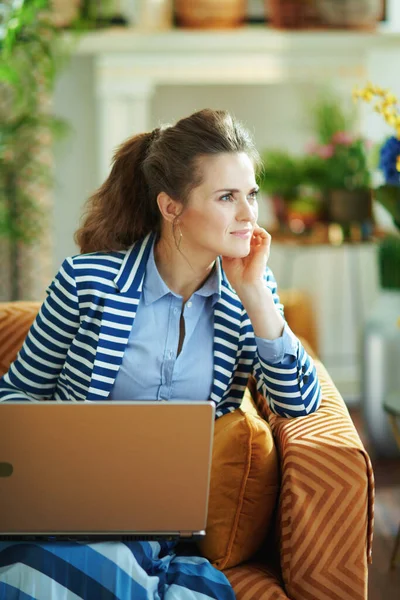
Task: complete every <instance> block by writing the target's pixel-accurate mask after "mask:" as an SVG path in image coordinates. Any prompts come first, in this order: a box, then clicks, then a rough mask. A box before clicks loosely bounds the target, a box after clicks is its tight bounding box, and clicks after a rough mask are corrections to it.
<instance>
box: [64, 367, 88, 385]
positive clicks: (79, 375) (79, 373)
mask: <svg viewBox="0 0 400 600" xmlns="http://www.w3.org/2000/svg"><path fill="white" fill-rule="evenodd" d="M65 366H66V367H68V370H69V371H70V372H71V373H73V374H74V375H77V376H78V377H79V378H80V379H84V380H85V381H87V382H90V379H91V377H90V376H89V375H86V373H84V372H83V371H80V370H79V369H75V367H73V366H72V365H71V363H70V362H68V363H66V365H65ZM73 381H74V383H77V384H78V385H80V386H81V384H80V383H79V382H77V381H75V379H74V380H73Z"/></svg>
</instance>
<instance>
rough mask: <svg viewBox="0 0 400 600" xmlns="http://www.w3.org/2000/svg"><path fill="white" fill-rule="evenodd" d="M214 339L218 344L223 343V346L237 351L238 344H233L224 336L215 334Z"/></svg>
mask: <svg viewBox="0 0 400 600" xmlns="http://www.w3.org/2000/svg"><path fill="white" fill-rule="evenodd" d="M214 339H215V342H216V343H217V344H221V346H225V348H229V349H230V350H233V351H234V352H236V351H237V344H231V342H228V341H227V340H224V338H222V337H219V336H218V335H217V334H215V338H214ZM226 356H229V355H228V354H227V355H226Z"/></svg>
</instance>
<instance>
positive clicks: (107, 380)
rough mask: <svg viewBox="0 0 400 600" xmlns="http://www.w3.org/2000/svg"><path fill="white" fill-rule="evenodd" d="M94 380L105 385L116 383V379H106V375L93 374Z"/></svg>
mask: <svg viewBox="0 0 400 600" xmlns="http://www.w3.org/2000/svg"><path fill="white" fill-rule="evenodd" d="M92 379H93V380H95V381H101V382H103V383H114V381H115V377H105V376H104V375H96V374H95V373H94V374H93V376H92Z"/></svg>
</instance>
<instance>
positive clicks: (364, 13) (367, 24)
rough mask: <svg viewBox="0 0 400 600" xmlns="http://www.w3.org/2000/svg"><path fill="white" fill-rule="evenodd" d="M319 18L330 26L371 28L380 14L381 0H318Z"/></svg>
mask: <svg viewBox="0 0 400 600" xmlns="http://www.w3.org/2000/svg"><path fill="white" fill-rule="evenodd" d="M316 6H317V9H318V12H319V14H320V17H321V20H322V22H323V23H324V24H325V25H330V26H331V27H341V28H342V27H349V28H352V29H365V28H368V29H369V28H373V27H375V26H376V23H377V22H378V20H379V18H380V17H381V16H382V10H383V9H382V0H319V1H318V2H317V5H316Z"/></svg>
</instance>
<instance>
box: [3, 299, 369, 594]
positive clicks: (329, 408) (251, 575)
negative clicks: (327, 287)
mask: <svg viewBox="0 0 400 600" xmlns="http://www.w3.org/2000/svg"><path fill="white" fill-rule="evenodd" d="M281 301H282V303H283V304H284V305H285V314H286V318H287V320H288V322H289V324H290V326H291V327H292V329H293V330H294V331H295V333H296V334H297V335H298V336H301V337H302V341H303V343H304V345H305V346H306V349H307V351H309V352H310V353H311V354H313V350H312V349H311V347H313V348H315V347H316V333H315V327H313V318H312V311H311V308H310V304H309V303H308V302H307V300H306V299H305V297H304V296H303V295H302V294H299V293H296V292H291V293H286V294H285V293H281ZM38 308H39V303H36V302H21V303H0V376H1V375H2V374H3V373H4V372H5V371H6V370H7V369H8V366H9V364H10V362H11V361H12V360H13V359H14V357H15V356H16V353H17V351H18V349H19V348H20V346H21V345H22V342H23V340H24V338H25V335H26V333H27V331H28V328H29V326H30V325H31V323H32V321H33V319H34V318H35V316H36V313H37V311H38ZM307 342H308V343H307ZM310 342H311V345H310ZM314 359H315V364H316V367H317V369H318V373H319V377H320V382H321V386H322V392H323V401H322V406H321V408H320V409H319V410H318V411H317V412H316V413H315V414H311V415H309V416H308V417H302V418H298V419H284V418H280V417H277V416H276V415H274V414H272V413H271V412H270V411H269V409H268V406H267V403H266V401H265V398H263V397H262V396H261V395H259V394H257V392H256V390H255V386H254V382H251V381H250V382H249V392H250V394H246V399H245V401H244V403H246V402H247V407H246V406H244V410H253V411H255V410H257V411H258V413H259V414H261V416H263V417H264V418H265V419H267V420H268V421H269V423H270V425H271V428H272V431H273V434H274V439H275V443H276V446H277V449H278V453H279V459H280V476H281V489H280V495H279V501H278V505H277V508H276V514H275V519H274V525H273V527H272V528H271V530H270V532H269V533H268V536H267V538H266V540H265V543H264V545H263V549H262V550H261V551H260V552H258V554H257V556H255V557H254V558H253V559H252V560H251V561H250V562H248V563H245V564H242V565H239V566H237V567H234V568H231V569H227V570H226V571H225V574H226V575H227V577H228V578H229V580H230V581H231V583H232V586H233V588H234V591H235V594H236V598H237V599H238V600H284V599H287V598H289V599H292V600H366V599H367V587H368V564H369V563H371V562H372V553H371V550H372V533H373V507H374V480H373V471H372V467H371V462H370V459H369V456H368V454H367V453H366V451H365V449H364V447H363V445H362V443H361V440H360V438H359V436H358V434H357V431H356V429H355V427H354V425H353V422H352V420H351V418H350V416H349V412H348V410H347V407H346V405H345V404H344V401H343V399H342V398H341V396H340V394H339V392H338V391H337V389H336V388H335V386H334V384H333V382H332V380H331V378H330V377H329V375H328V373H327V371H326V370H325V368H324V367H323V365H322V364H321V362H320V361H319V360H318V359H317V358H316V357H315V355H314Z"/></svg>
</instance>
